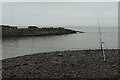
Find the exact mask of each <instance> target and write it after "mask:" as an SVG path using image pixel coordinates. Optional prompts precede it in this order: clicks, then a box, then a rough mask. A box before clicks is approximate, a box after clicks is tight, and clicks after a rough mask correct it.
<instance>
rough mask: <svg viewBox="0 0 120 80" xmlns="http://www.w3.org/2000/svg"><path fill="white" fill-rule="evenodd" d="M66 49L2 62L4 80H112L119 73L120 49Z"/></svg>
mask: <svg viewBox="0 0 120 80" xmlns="http://www.w3.org/2000/svg"><path fill="white" fill-rule="evenodd" d="M105 55H106V57H105V58H106V59H105V61H104V60H103V56H102V52H101V50H67V51H54V52H44V53H35V54H32V55H25V56H18V57H14V58H8V59H3V60H2V77H3V78H2V79H3V80H4V79H6V78H7V79H12V78H13V79H15V78H113V77H114V75H116V74H118V50H117V49H106V50H105Z"/></svg>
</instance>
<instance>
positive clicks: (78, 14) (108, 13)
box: [2, 2, 118, 26]
mask: <svg viewBox="0 0 120 80" xmlns="http://www.w3.org/2000/svg"><path fill="white" fill-rule="evenodd" d="M98 17H99V20H100V24H101V26H117V25H118V3H117V2H4V3H2V23H3V24H10V25H11V24H14V25H19V26H27V25H38V26H44V25H46V26H97V18H98Z"/></svg>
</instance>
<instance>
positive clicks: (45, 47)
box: [2, 27, 118, 59]
mask: <svg viewBox="0 0 120 80" xmlns="http://www.w3.org/2000/svg"><path fill="white" fill-rule="evenodd" d="M69 29H73V30H82V31H84V32H85V33H77V34H69V35H62V36H39V37H14V38H4V39H3V41H2V59H5V58H12V57H16V56H22V55H28V54H33V53H40V52H49V51H61V50H62V51H63V50H82V49H98V48H100V40H99V33H98V27H69ZM117 30H118V28H117V27H101V31H102V40H103V41H104V43H105V45H104V48H109V49H116V48H118V31H117Z"/></svg>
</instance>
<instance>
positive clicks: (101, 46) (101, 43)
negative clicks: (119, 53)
mask: <svg viewBox="0 0 120 80" xmlns="http://www.w3.org/2000/svg"><path fill="white" fill-rule="evenodd" d="M98 27H99V35H100V48H101V51H102V55H103V60H104V61H105V52H104V49H103V44H104V42H102V35H101V28H100V23H99V18H98Z"/></svg>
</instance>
